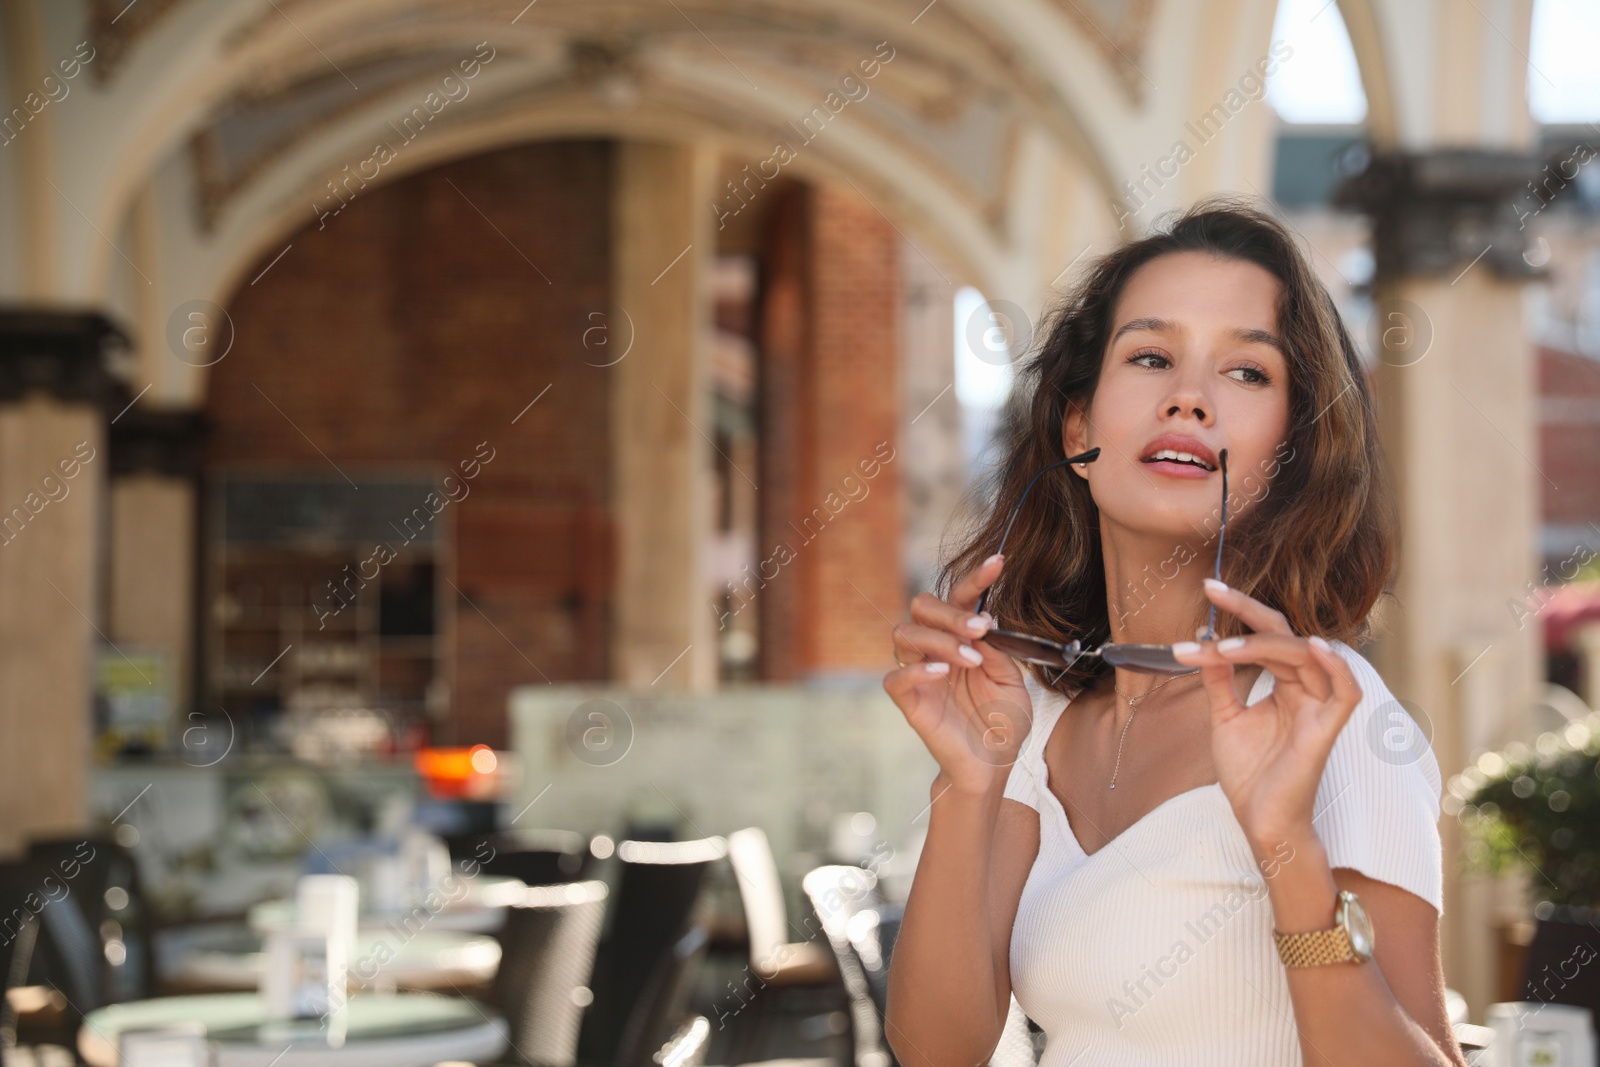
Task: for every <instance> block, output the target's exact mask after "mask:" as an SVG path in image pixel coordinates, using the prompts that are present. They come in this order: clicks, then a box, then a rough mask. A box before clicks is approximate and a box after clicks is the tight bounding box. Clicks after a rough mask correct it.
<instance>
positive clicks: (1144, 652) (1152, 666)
mask: <svg viewBox="0 0 1600 1067" xmlns="http://www.w3.org/2000/svg"><path fill="white" fill-rule="evenodd" d="M1100 655H1101V656H1102V657H1104V659H1105V661H1106V662H1107V663H1109V664H1111V665H1112V666H1115V667H1122V668H1125V669H1127V670H1130V671H1143V672H1144V673H1146V674H1183V673H1184V672H1186V671H1192V670H1194V667H1193V666H1192V665H1190V664H1187V663H1179V662H1178V661H1177V659H1176V658H1174V656H1173V655H1172V646H1171V645H1106V646H1104V647H1103V648H1102V649H1101V650H1100Z"/></svg>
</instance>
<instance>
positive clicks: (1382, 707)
mask: <svg viewBox="0 0 1600 1067" xmlns="http://www.w3.org/2000/svg"><path fill="white" fill-rule="evenodd" d="M1332 644H1333V647H1334V648H1336V649H1338V651H1339V653H1340V654H1341V655H1343V656H1344V657H1345V659H1346V661H1347V662H1349V664H1350V666H1351V669H1352V670H1353V671H1354V673H1355V676H1356V680H1357V681H1358V682H1359V683H1360V685H1361V689H1362V691H1363V693H1364V696H1363V698H1362V701H1361V703H1360V704H1359V705H1358V706H1357V707H1356V709H1355V711H1354V712H1352V713H1351V715H1350V720H1349V722H1348V723H1346V724H1345V727H1344V729H1343V730H1342V731H1341V732H1340V734H1339V737H1338V739H1337V740H1336V741H1335V742H1334V747H1333V751H1332V752H1331V753H1330V754H1329V757H1328V763H1327V766H1326V767H1325V769H1324V770H1323V774H1322V782H1321V784H1320V785H1319V786H1318V789H1317V799H1316V807H1315V812H1316V814H1315V817H1314V820H1313V825H1314V826H1315V828H1316V831H1317V835H1318V837H1320V838H1321V840H1322V843H1323V846H1324V848H1326V850H1327V853H1328V861H1329V865H1330V866H1333V867H1351V868H1354V869H1356V870H1358V871H1360V872H1361V873H1363V874H1365V875H1367V876H1369V877H1371V878H1375V879H1379V880H1381V881H1385V882H1390V883H1392V884H1394V885H1398V886H1400V887H1401V888H1403V889H1407V890H1409V891H1411V892H1412V893H1415V894H1416V895H1417V896H1420V897H1422V898H1423V899H1424V900H1427V901H1428V902H1429V903H1431V904H1432V905H1433V906H1434V907H1435V908H1438V909H1440V910H1441V911H1442V910H1443V894H1442V888H1443V872H1442V852H1441V847H1440V840H1439V828H1438V820H1439V790H1440V779H1439V765H1438V762H1437V761H1436V760H1435V758H1434V755H1433V750H1432V748H1431V747H1430V746H1429V744H1428V740H1427V738H1426V737H1424V736H1423V734H1422V732H1421V731H1420V730H1418V729H1417V728H1416V724H1415V723H1414V722H1413V720H1412V719H1411V716H1410V715H1409V714H1407V712H1406V711H1405V709H1404V708H1402V707H1401V706H1400V704H1399V703H1398V702H1397V701H1396V700H1395V699H1394V697H1393V696H1392V695H1391V694H1390V692H1389V689H1388V687H1387V686H1386V685H1385V684H1384V682H1383V679H1382V678H1381V677H1379V675H1378V672H1377V671H1376V670H1375V669H1374V668H1373V666H1372V664H1371V663H1369V662H1368V661H1367V660H1366V658H1365V657H1363V656H1362V655H1361V654H1360V653H1359V652H1357V651H1356V650H1355V649H1353V648H1351V647H1350V646H1349V645H1347V644H1345V643H1344V642H1342V641H1335V642H1333V643H1332ZM1024 674H1025V678H1026V680H1027V685H1028V689H1029V691H1030V692H1031V693H1032V695H1033V709H1034V720H1033V727H1032V729H1031V731H1030V732H1029V735H1028V739H1027V740H1026V741H1025V742H1024V744H1023V748H1022V751H1021V753H1020V755H1019V757H1018V760H1017V763H1016V764H1015V766H1013V767H1012V769H1011V776H1010V778H1009V779H1008V780H1007V783H1006V789H1005V795H1006V796H1007V797H1010V798H1011V799H1013V800H1017V801H1020V802H1022V803H1024V804H1027V805H1028V806H1029V807H1031V808H1034V809H1035V810H1036V811H1038V812H1039V853H1038V856H1037V857H1036V858H1035V860H1034V864H1033V869H1032V871H1031V873H1030V874H1029V876H1028V881H1027V884H1026V886H1025V887H1024V888H1023V891H1022V899H1021V902H1020V903H1019V905H1018V907H1017V918H1016V923H1015V925H1014V926H1013V927H1012V934H1011V984H1012V989H1013V992H1014V993H1015V995H1016V998H1017V1002H1018V1003H1019V1004H1021V1005H1022V1008H1023V1010H1024V1011H1026V1012H1027V1013H1028V1017H1029V1018H1031V1019H1033V1020H1034V1021H1035V1022H1037V1023H1038V1024H1039V1025H1040V1026H1041V1027H1042V1028H1043V1029H1044V1031H1045V1034H1046V1035H1047V1037H1048V1039H1049V1041H1048V1045H1047V1047H1046V1051H1045V1054H1044V1058H1043V1060H1042V1062H1041V1067H1066V1065H1067V1064H1071V1065H1072V1067H1148V1065H1151V1064H1176V1063H1183V1064H1185V1065H1186V1067H1285V1065H1300V1064H1301V1063H1302V1060H1301V1056H1300V1046H1299V1042H1298V1040H1297V1038H1296V1037H1295V1027H1294V1005H1293V1004H1292V1003H1291V1001H1290V999H1289V985H1288V981H1287V978H1286V976H1285V974H1284V967H1283V964H1282V962H1281V961H1280V960H1279V959H1278V954H1277V950H1276V949H1275V948H1274V947H1273V943H1272V905H1271V901H1270V900H1269V899H1268V896H1267V884H1266V882H1265V881H1264V880H1263V872H1262V871H1261V869H1260V868H1258V867H1257V866H1256V862H1255V859H1254V857H1253V856H1252V855H1251V852H1250V846H1249V844H1248V843H1247V842H1246V840H1245V836H1244V831H1243V830H1242V829H1241V828H1240V826H1239V822H1238V820H1237V819H1235V818H1234V815H1233V809H1232V807H1231V806H1230V805H1229V803H1228V798H1227V797H1226V796H1225V795H1224V794H1223V792H1222V787H1221V785H1219V784H1216V783H1213V784H1211V785H1205V786H1200V787H1199V788H1196V789H1191V790H1188V791H1187V792H1184V793H1179V794H1178V795H1177V796H1174V797H1172V798H1170V799H1168V800H1166V801H1165V802H1163V803H1161V804H1159V805H1157V806H1156V808H1155V809H1154V810H1152V811H1151V812H1149V813H1148V814H1146V815H1145V816H1144V818H1142V819H1140V820H1139V821H1138V822H1136V823H1134V824H1133V825H1132V826H1130V827H1128V829H1127V830H1125V831H1124V832H1123V833H1121V834H1119V835H1117V836H1116V837H1115V838H1113V839H1112V840H1111V841H1109V842H1107V843H1106V845H1105V846H1104V847H1102V848H1101V849H1099V850H1098V851H1097V852H1095V853H1094V854H1093V855H1092V856H1091V855H1085V854H1084V852H1083V849H1082V847H1080V845H1079V844H1078V839H1077V838H1076V837H1075V836H1074V835H1073V832H1072V829H1071V827H1070V825H1069V823H1068V821H1067V816H1066V811H1065V809H1064V808H1063V807H1062V806H1061V802H1060V801H1059V800H1058V799H1057V798H1056V796H1055V794H1053V793H1052V792H1050V790H1049V789H1048V788H1046V787H1045V785H1044V783H1045V781H1046V780H1047V778H1046V775H1047V773H1048V772H1047V771H1046V769H1045V764H1044V759H1043V751H1044V746H1045V742H1046V741H1047V740H1048V738H1049V736H1050V733H1051V731H1052V729H1053V728H1054V727H1055V724H1056V722H1057V721H1059V719H1060V716H1061V712H1062V710H1063V709H1064V708H1065V707H1066V706H1067V703H1068V698H1067V697H1064V696H1062V695H1061V694H1060V693H1057V692H1055V691H1054V690H1050V689H1046V688H1045V687H1044V686H1042V685H1040V684H1039V683H1038V681H1037V680H1035V679H1034V677H1033V676H1032V675H1031V674H1029V673H1027V672H1024ZM1274 681H1275V679H1274V678H1273V676H1272V674H1271V673H1270V672H1269V671H1266V670H1263V671H1262V672H1261V674H1260V676H1259V677H1258V678H1257V680H1256V683H1255V686H1254V687H1253V688H1252V689H1251V692H1250V696H1249V699H1248V703H1250V704H1254V703H1256V702H1257V701H1258V700H1260V699H1261V698H1262V697H1264V696H1266V695H1267V694H1268V693H1270V692H1271V691H1272V686H1273V682H1274ZM1073 695H1074V696H1076V695H1077V692H1076V691H1074V693H1073ZM1328 921H1329V925H1332V922H1333V917H1332V915H1330V916H1329V917H1328ZM1377 933H1378V936H1379V937H1381V936H1382V931H1378V932H1377Z"/></svg>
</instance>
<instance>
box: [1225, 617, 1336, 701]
mask: <svg viewBox="0 0 1600 1067" xmlns="http://www.w3.org/2000/svg"><path fill="white" fill-rule="evenodd" d="M1230 640H1238V641H1239V642H1241V643H1240V644H1237V645H1233V646H1232V647H1224V646H1227V645H1228V644H1229V642H1227V641H1222V642H1218V644H1217V654H1218V655H1221V656H1222V657H1224V658H1225V659H1227V660H1228V662H1230V663H1259V664H1261V665H1262V666H1263V667H1265V668H1266V669H1268V670H1270V671H1271V672H1272V673H1273V675H1274V677H1276V678H1277V679H1278V684H1279V685H1280V686H1281V685H1285V684H1288V685H1293V686H1296V687H1298V688H1300V689H1303V690H1304V691H1305V692H1306V693H1307V694H1309V695H1310V696H1311V697H1312V699H1314V700H1318V701H1325V700H1327V699H1328V698H1329V697H1330V696H1332V695H1333V679H1332V677H1330V675H1329V672H1328V667H1327V665H1326V664H1324V663H1323V662H1322V661H1321V660H1319V659H1318V658H1317V657H1316V656H1314V655H1313V654H1312V646H1311V643H1310V642H1309V641H1307V640H1306V639H1305V638H1303V637H1294V636H1292V635H1285V634H1250V635H1248V636H1246V637H1242V638H1233V639H1230ZM1289 695H1290V696H1291V697H1292V696H1294V695H1295V694H1293V693H1292V692H1291V693H1290V694H1289Z"/></svg>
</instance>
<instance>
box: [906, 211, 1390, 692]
mask: <svg viewBox="0 0 1600 1067" xmlns="http://www.w3.org/2000/svg"><path fill="white" fill-rule="evenodd" d="M1174 252H1205V253H1208V254H1210V255H1212V256H1216V257H1218V258H1221V259H1234V260H1242V261H1244V262H1247V263H1254V264H1256V265H1257V266H1259V267H1262V268H1263V269H1265V270H1266V271H1268V272H1269V273H1271V274H1272V275H1273V276H1274V277H1276V278H1277V279H1278V281H1279V282H1280V283H1282V285H1281V291H1280V294H1279V299H1278V304H1277V328H1278V336H1279V337H1281V338H1282V339H1283V341H1284V345H1285V349H1286V356H1287V363H1288V372H1289V424H1290V425H1289V436H1288V439H1287V442H1286V444H1285V445H1284V446H1280V449H1279V452H1278V455H1277V458H1276V461H1275V462H1273V463H1272V464H1270V466H1271V467H1272V468H1273V469H1269V470H1263V471H1242V470H1233V469H1230V470H1229V472H1228V489H1229V498H1228V515H1229V519H1228V534H1227V538H1226V542H1225V544H1224V551H1223V559H1222V578H1223V581H1225V582H1227V583H1228V584H1229V585H1230V586H1233V587H1234V588H1237V589H1241V590H1243V591H1244V592H1245V593H1248V594H1249V595H1250V596H1253V597H1255V598H1256V599H1257V600H1260V601H1262V602H1263V603H1266V604H1268V605H1271V606H1272V607H1274V608H1277V609H1278V610H1279V611H1281V612H1283V614H1284V615H1285V616H1287V618H1288V620H1289V624H1290V625H1291V626H1292V627H1293V628H1294V631H1295V633H1297V634H1300V635H1301V636H1304V637H1310V636H1312V635H1318V636H1321V637H1323V638H1325V639H1328V640H1336V639H1337V640H1343V641H1345V642H1347V643H1349V644H1352V645H1354V644H1357V643H1359V642H1362V641H1364V640H1365V639H1366V638H1367V637H1368V636H1369V634H1370V622H1369V615H1370V613H1371V611H1372V608H1373V606H1374V605H1375V604H1376V603H1377V601H1378V599H1379V597H1380V596H1382V595H1383V594H1384V592H1385V591H1386V590H1387V589H1388V586H1389V583H1390V581H1391V579H1392V577H1393V572H1394V567H1395V562H1396V559H1397V556H1398V552H1399V525H1398V521H1397V517H1396V512H1395V504H1394V499H1393V494H1392V491H1391V487H1390V478H1389V474H1388V470H1387V467H1386V465H1385V462H1384V459H1383V453H1382V449H1381V446H1380V444H1379V440H1378V421H1377V414H1376V411H1375V410H1374V407H1373V402H1372V396H1371V391H1370V389H1369V387H1368V384H1367V378H1366V374H1365V371H1364V369H1363V367H1362V364H1361V359H1360V355H1359V353H1358V352H1357V350H1356V347H1355V345H1354V344H1353V343H1352V341H1351V338H1350V334H1349V332H1348V330H1346V328H1345V325H1344V322H1343V321H1342V319H1341V318H1340V316H1339V312H1338V310H1337V308H1336V307H1335V305H1334V303H1333V298H1332V297H1331V296H1330V295H1329V293H1328V291H1327V289H1326V288H1325V287H1324V286H1323V284H1322V282H1321V280H1320V279H1318V278H1317V276H1316V274H1315V273H1314V272H1313V271H1312V269H1311V266H1310V264H1309V263H1308V262H1307V261H1306V258H1305V257H1304V256H1303V255H1302V254H1301V252H1300V250H1299V248H1298V247H1297V246H1296V244H1295V242H1294V241H1293V239H1292V238H1291V236H1290V234H1289V231H1288V230H1287V229H1286V228H1285V227H1284V226H1283V225H1282V224H1281V223H1279V222H1278V221H1277V220H1275V219H1274V218H1272V216H1270V215H1268V214H1266V213H1265V212H1264V211H1262V210H1260V209H1258V208H1256V207H1254V206H1253V205H1252V204H1251V202H1250V201H1247V200H1243V199H1238V198H1232V197H1211V198H1207V199H1205V200H1202V201H1200V202H1198V203H1196V204H1195V205H1193V206H1192V207H1190V208H1189V209H1188V210H1187V211H1184V212H1182V213H1180V214H1177V215H1176V217H1172V216H1166V217H1163V219H1161V220H1158V224H1157V227H1156V229H1155V231H1154V232H1153V233H1151V234H1150V235H1149V236H1146V237H1143V238H1140V239H1137V240H1133V241H1130V242H1127V243H1125V244H1123V245H1121V246H1120V247H1118V248H1117V249H1115V250H1113V251H1111V252H1109V253H1107V254H1106V255H1104V256H1102V257H1101V258H1100V259H1098V260H1097V261H1095V262H1094V263H1093V264H1092V265H1090V266H1089V267H1088V268H1087V270H1086V272H1085V273H1084V274H1083V275H1082V276H1081V277H1080V279H1079V280H1078V281H1077V282H1076V283H1075V284H1074V285H1073V286H1072V288H1071V289H1070V290H1069V291H1068V292H1067V293H1066V294H1065V295H1064V297H1063V298H1062V299H1061V300H1060V301H1059V302H1058V303H1057V304H1056V305H1055V306H1054V307H1053V308H1052V309H1051V310H1050V312H1049V314H1048V316H1047V317H1046V320H1045V322H1044V323H1043V326H1042V328H1041V329H1040V330H1039V332H1038V334H1037V336H1038V337H1040V338H1042V341H1041V342H1040V343H1039V344H1038V346H1037V347H1036V348H1035V349H1034V350H1033V351H1032V352H1031V353H1029V354H1027V355H1025V356H1024V357H1023V358H1022V359H1020V360H1019V361H1018V363H1017V366H1016V376H1015V380H1014V382H1013V386H1012V390H1011V395H1010V397H1009V399H1008V400H1007V402H1006V405H1005V409H1004V412H1003V417H1002V420H1001V428H1000V430H999V433H998V434H997V438H996V442H995V445H994V447H995V448H996V449H997V450H998V453H999V457H998V462H997V463H996V464H995V466H994V467H993V468H992V469H991V471H990V472H989V474H988V475H987V476H986V477H984V478H983V479H982V480H981V481H980V482H979V483H978V485H977V486H975V487H974V489H973V491H971V492H969V493H968V494H967V496H966V498H965V500H964V503H963V507H962V509H961V510H959V511H958V512H957V520H958V525H960V526H961V528H962V530H963V533H962V535H961V536H959V537H958V538H957V540H958V542H959V543H958V545H957V547H956V548H955V550H954V552H953V554H951V555H949V556H948V557H947V558H946V561H945V562H944V564H943V565H942V567H941V568H940V571H939V575H938V580H937V586H938V589H939V592H940V595H941V596H948V595H949V590H950V589H951V587H952V586H953V585H954V583H955V582H956V581H957V580H958V579H959V578H960V577H961V576H962V575H965V574H967V573H968V572H970V571H971V570H972V569H973V568H975V567H976V566H978V564H979V563H981V562H982V561H983V560H984V559H985V558H987V557H988V556H989V555H991V554H992V553H993V552H994V551H995V549H996V548H997V546H998V545H999V544H1000V539H1001V534H1002V532H1003V531H1004V529H1005V523H1006V520H1007V519H1008V517H1009V516H1010V514H1011V510H1012V508H1014V507H1015V506H1016V503H1017V500H1018V498H1019V497H1020V496H1021V495H1022V491H1023V489H1024V488H1025V487H1026V486H1027V484H1028V481H1029V480H1030V479H1031V478H1032V477H1033V476H1034V475H1035V474H1036V473H1038V472H1039V471H1040V470H1041V469H1042V468H1044V467H1046V466H1048V465H1049V464H1051V463H1055V462H1057V461H1059V460H1063V459H1065V458H1066V455H1065V453H1064V452H1063V450H1062V427H1063V419H1064V418H1065V415H1066V413H1067V411H1068V409H1069V405H1077V406H1080V407H1081V409H1082V410H1085V411H1087V410H1088V409H1089V405H1090V402H1091V401H1092V400H1093V399H1094V393H1095V387H1096V385H1097V383H1098V381H1099V375H1100V368H1101V364H1102V361H1103V359H1104V356H1105V353H1106V350H1107V348H1108V345H1109V342H1110V337H1111V331H1112V329H1113V328H1114V326H1115V323H1114V322H1113V319H1112V316H1113V315H1114V313H1115V311H1116V305H1117V300H1118V297H1119V296H1120V295H1121V293H1122V291H1123V288H1124V287H1125V286H1126V285H1127V284H1128V280H1129V279H1130V278H1131V277H1132V276H1133V274H1134V272H1136V271H1137V270H1138V269H1139V268H1140V267H1142V266H1144V265H1145V264H1147V263H1149V262H1150V261H1151V260H1153V259H1155V258H1156V257H1158V256H1163V255H1167V254H1169V253H1174ZM1246 501H1253V503H1252V504H1251V506H1250V508H1249V509H1248V510H1244V511H1243V514H1240V510H1242V509H1241V508H1240V505H1241V504H1243V503H1245V502H1246ZM1235 515H1238V518H1237V520H1236V519H1235V517H1234V516H1235ZM963 516H965V517H966V521H965V522H964V523H961V522H960V520H961V519H962V518H963ZM1217 520H1218V516H1217V515H1216V514H1213V515H1212V516H1211V517H1210V519H1209V520H1208V522H1207V523H1206V529H1205V530H1204V531H1203V532H1204V533H1205V535H1206V538H1205V539H1206V540H1210V539H1211V537H1213V536H1215V529H1216V524H1217ZM1099 533H1100V513H1099V508H1098V507H1096V505H1095V502H1094V498H1093V497H1092V496H1091V495H1090V492H1089V485H1088V483H1087V482H1086V481H1084V480H1083V479H1081V478H1078V477H1076V476H1075V475H1073V474H1072V472H1071V470H1070V469H1069V468H1067V467H1064V466H1063V467H1057V468H1056V469H1055V470H1052V471H1050V472H1049V473H1048V474H1046V475H1044V477H1042V478H1041V479H1040V480H1039V484H1037V485H1035V486H1034V488H1033V492H1031V493H1029V494H1028V499H1027V502H1026V504H1025V505H1024V507H1023V509H1022V512H1021V514H1019V515H1018V516H1017V521H1016V525H1015V526H1014V527H1013V528H1012V530H1011V536H1010V538H1009V540H1007V542H1006V565H1005V569H1004V572H1003V573H1002V574H1001V576H1000V579H999V581H998V582H996V584H995V586H994V590H993V592H992V593H991V594H990V596H989V600H988V603H987V605H986V606H987V609H988V611H989V612H990V613H991V614H993V615H994V617H995V620H996V624H997V625H998V626H1000V627H1002V628H1005V629H1010V630H1020V631H1022V632H1024V633H1031V634H1037V635H1039V636H1041V637H1048V638H1053V639H1055V640H1058V641H1062V642H1067V641H1071V640H1073V639H1078V640H1081V641H1083V643H1084V645H1085V646H1086V647H1094V646H1097V645H1099V644H1100V643H1102V642H1104V641H1106V640H1108V639H1109V637H1110V633H1111V622H1110V616H1109V614H1108V607H1107V598H1106V577H1105V563H1104V559H1103V558H1102V555H1101V548H1100V536H1099ZM1174 548H1175V550H1177V549H1179V548H1180V546H1176V545H1175V546H1174ZM1209 558H1210V557H1209V556H1205V555H1204V554H1202V558H1201V560H1199V561H1196V564H1195V565H1198V566H1204V567H1207V568H1208V569H1209V562H1208V561H1209ZM1182 562H1187V561H1186V560H1184V561H1182ZM1147 571H1148V568H1147ZM1174 576H1175V573H1174V574H1168V575H1165V576H1162V575H1159V574H1153V573H1152V574H1147V575H1146V578H1145V580H1144V581H1143V582H1141V583H1140V588H1139V590H1137V591H1136V593H1135V595H1136V596H1137V597H1143V596H1149V595H1155V594H1156V593H1159V591H1160V587H1161V586H1162V585H1164V584H1165V583H1166V581H1168V580H1170V579H1171V578H1172V577H1174ZM1195 607H1196V615H1195V620H1194V628H1198V627H1201V626H1204V625H1205V622H1206V615H1207V613H1208V611H1209V608H1210V602H1209V601H1203V602H1202V603H1199V604H1196V606H1195ZM1217 630H1218V632H1219V633H1220V634H1222V635H1233V634H1239V633H1246V632H1248V630H1247V629H1246V628H1245V627H1244V625H1243V624H1242V623H1241V622H1240V621H1239V620H1238V619H1237V618H1236V617H1235V616H1233V615H1232V614H1230V613H1227V612H1223V611H1219V612H1218V613H1217ZM1190 632H1193V631H1192V630H1191V631H1190ZM1187 636H1188V635H1187V634H1186V635H1185V637H1187ZM1110 670H1111V668H1110V667H1109V666H1108V665H1106V664H1104V663H1103V662H1102V661H1101V660H1100V659H1099V657H1094V656H1091V657H1086V658H1084V659H1082V660H1079V661H1078V663H1077V664H1076V665H1074V667H1072V668H1071V669H1069V670H1066V671H1061V672H1056V671H1050V670H1046V669H1044V668H1039V669H1037V670H1036V671H1035V674H1036V676H1037V677H1038V678H1039V680H1040V682H1041V683H1042V684H1044V685H1046V686H1048V687H1050V688H1052V689H1055V690H1057V691H1058V692H1061V693H1063V694H1066V693H1069V691H1070V690H1071V688H1072V687H1074V686H1076V685H1080V684H1087V683H1089V682H1091V681H1093V680H1094V679H1095V678H1096V677H1098V676H1099V675H1101V674H1103V673H1106V672H1108V671H1110Z"/></svg>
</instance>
